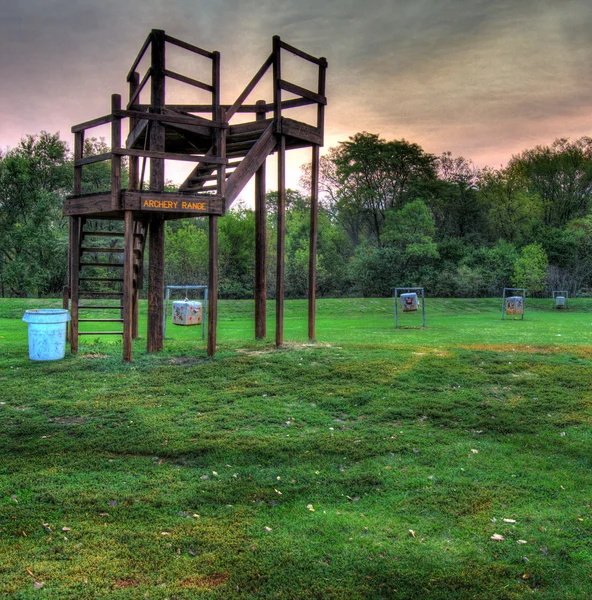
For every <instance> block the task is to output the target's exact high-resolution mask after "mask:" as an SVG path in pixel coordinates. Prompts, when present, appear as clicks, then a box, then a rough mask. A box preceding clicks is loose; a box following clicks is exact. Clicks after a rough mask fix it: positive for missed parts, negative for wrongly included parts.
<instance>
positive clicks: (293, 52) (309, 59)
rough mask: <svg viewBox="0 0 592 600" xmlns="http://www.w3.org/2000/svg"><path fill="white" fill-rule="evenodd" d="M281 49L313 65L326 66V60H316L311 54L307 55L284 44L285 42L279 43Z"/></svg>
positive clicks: (322, 58)
mask: <svg viewBox="0 0 592 600" xmlns="http://www.w3.org/2000/svg"><path fill="white" fill-rule="evenodd" d="M281 47H282V48H283V49H284V50H287V51H288V52H291V53H292V54H295V55H296V56H299V57H300V58H304V59H305V60H308V61H310V62H311V63H315V65H324V66H327V59H326V58H324V57H321V58H316V57H315V56H313V55H312V54H308V53H307V52H304V51H302V50H299V49H298V48H296V47H294V46H291V45H290V44H286V42H281Z"/></svg>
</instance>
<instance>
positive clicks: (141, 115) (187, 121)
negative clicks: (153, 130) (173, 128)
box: [113, 106, 228, 129]
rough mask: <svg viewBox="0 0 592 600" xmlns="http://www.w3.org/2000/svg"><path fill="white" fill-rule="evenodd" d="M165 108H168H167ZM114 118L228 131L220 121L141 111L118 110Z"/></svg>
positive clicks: (225, 124)
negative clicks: (128, 118)
mask: <svg viewBox="0 0 592 600" xmlns="http://www.w3.org/2000/svg"><path fill="white" fill-rule="evenodd" d="M167 108H169V107H168V106H167ZM113 115H114V116H116V117H130V118H131V119H145V120H148V121H167V122H168V123H179V124H184V125H202V126H205V127H215V128H217V129H228V123H221V122H220V121H210V120H209V119H204V118H203V117H196V116H184V115H181V114H179V115H171V114H170V113H165V114H161V113H149V112H142V111H141V110H118V111H115V112H114V113H113Z"/></svg>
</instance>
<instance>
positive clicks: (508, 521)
mask: <svg viewBox="0 0 592 600" xmlns="http://www.w3.org/2000/svg"><path fill="white" fill-rule="evenodd" d="M504 523H516V519H504Z"/></svg>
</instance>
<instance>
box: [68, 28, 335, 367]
mask: <svg viewBox="0 0 592 600" xmlns="http://www.w3.org/2000/svg"><path fill="white" fill-rule="evenodd" d="M169 45H172V46H176V47H177V48H181V49H182V50H184V51H187V52H189V53H192V54H193V55H195V56H196V57H197V58H198V59H199V60H204V59H206V60H209V61H211V81H208V82H203V81H198V80H196V79H193V78H190V77H187V76H185V75H182V74H180V73H177V72H175V71H172V70H169V69H167V63H166V50H167V47H168V46H169ZM148 50H150V66H149V67H148V68H147V70H146V72H145V74H144V75H143V76H142V77H141V78H140V74H139V73H138V72H137V69H138V67H139V65H140V62H141V61H142V59H143V58H144V57H145V56H146V55H147V52H148ZM284 52H288V53H290V54H291V55H294V56H296V57H298V58H300V59H303V60H304V61H308V62H309V63H313V64H314V65H316V66H317V67H318V86H317V90H316V91H311V90H309V89H306V88H304V87H301V86H299V85H295V84H294V83H291V82H289V81H287V80H286V79H284V78H283V77H282V55H283V53H284ZM326 68H327V61H326V60H325V59H324V58H316V57H314V56H311V55H310V54H307V53H306V52H303V51H302V50H299V49H297V48H295V47H293V46H291V45H289V44H286V43H285V42H283V41H282V40H280V38H279V37H278V36H274V37H273V47H272V52H271V54H270V55H269V57H268V58H267V60H266V61H265V62H264V63H263V65H262V66H261V68H260V69H259V71H257V73H256V74H255V76H254V77H253V79H252V80H251V81H250V82H249V84H248V85H247V86H246V87H245V89H244V90H243V92H242V93H241V94H240V95H239V96H238V98H237V99H236V101H235V102H234V103H233V104H232V105H223V104H221V102H220V53H219V52H209V51H207V50H203V49H202V48H198V47H197V46H194V45H192V44H188V43H186V42H183V41H181V40H178V39H175V38H173V37H171V36H169V35H167V34H166V33H165V32H164V31H162V30H157V29H155V30H152V31H151V32H150V34H149V35H148V38H147V39H146V41H145V42H144V45H143V46H142V48H141V50H140V52H139V54H138V56H137V58H136V60H135V61H134V62H133V64H132V67H131V69H130V71H129V73H128V76H127V81H128V84H129V97H128V102H127V105H126V106H125V108H122V103H121V96H120V95H117V94H114V95H113V96H112V97H111V111H110V113H109V114H107V115H105V116H103V117H99V118H97V119H93V120H91V121H87V122H85V123H81V124H80V125H75V126H74V127H72V132H73V133H74V159H75V161H74V170H75V179H74V194H73V195H72V196H70V197H68V198H67V199H66V200H65V201H64V215H67V216H69V217H70V240H69V298H70V308H71V316H72V321H71V330H70V338H71V340H70V341H71V350H72V352H73V353H74V354H76V353H77V351H78V338H79V336H80V335H93V336H96V335H122V336H123V359H124V360H125V361H126V362H129V361H131V359H132V340H133V339H135V338H137V337H138V302H139V296H140V290H141V289H142V285H143V280H144V253H145V247H146V241H147V240H148V253H149V255H148V257H149V261H148V331H147V350H148V352H157V351H159V350H161V349H162V347H163V341H164V339H163V333H162V331H163V330H162V323H163V318H164V243H165V239H164V232H165V227H164V225H165V221H166V220H168V219H182V218H191V217H196V216H207V217H208V220H209V227H208V229H209V277H208V287H209V296H210V301H209V304H208V308H209V310H208V315H207V318H208V340H207V352H208V355H209V356H213V355H214V353H215V350H216V324H217V313H218V218H219V217H221V216H224V214H225V213H226V211H227V210H228V209H229V208H230V206H231V205H232V203H233V201H234V200H235V199H236V198H237V197H238V195H239V193H240V192H241V190H242V189H243V188H244V186H245V185H246V184H247V182H248V181H249V180H250V179H251V178H252V177H253V176H255V220H256V222H255V240H256V242H255V257H254V260H255V336H256V337H257V338H264V337H265V336H266V317H265V315H266V310H265V309H266V275H265V271H266V220H267V207H266V199H265V190H266V185H265V166H266V159H267V157H268V156H270V155H271V154H273V153H276V154H277V164H278V206H277V287H276V294H275V296H276V298H275V301H276V344H277V345H278V346H280V345H282V344H283V340H284V333H283V318H284V251H285V231H286V221H285V210H286V184H285V171H286V150H289V149H292V148H305V147H310V148H311V149H312V169H311V172H312V178H311V211H310V261H309V292H308V302H309V304H308V336H309V339H310V340H314V338H315V300H316V297H315V287H316V245H317V215H318V177H319V148H320V147H321V146H322V145H323V137H324V111H325V105H326V98H325V73H326ZM270 69H271V70H272V87H273V90H272V94H273V96H272V98H273V100H272V101H270V102H267V101H265V100H263V101H258V102H256V103H255V104H245V100H246V99H247V98H248V96H249V95H250V94H251V92H252V91H253V90H254V89H255V87H256V86H257V84H258V83H259V82H260V81H261V80H262V78H263V76H264V75H265V74H266V73H267V72H268V71H269V70H270ZM169 79H173V80H176V81H177V82H181V83H184V84H187V85H189V86H193V87H194V88H198V89H199V90H202V91H205V92H207V93H209V94H210V96H209V97H211V101H210V102H209V103H206V104H169V103H167V101H166V100H167V97H166V82H167V80H169ZM148 86H149V91H150V101H149V102H148V103H142V102H141V95H142V93H143V92H144V94H146V93H147V91H148V90H147V88H148ZM282 92H286V93H289V94H290V96H291V98H290V99H282ZM308 105H313V106H314V105H316V107H317V108H316V123H315V124H314V125H311V124H308V123H305V122H302V121H299V120H296V119H293V118H289V117H288V116H286V113H288V114H289V111H290V109H296V108H298V107H303V106H308ZM239 113H240V114H241V116H243V117H244V114H245V113H247V114H251V115H252V116H253V117H254V118H252V119H251V120H247V122H240V123H237V122H236V120H235V122H233V117H235V116H236V115H238V114H239ZM124 121H126V122H127V125H128V128H127V130H128V132H129V133H128V136H127V139H126V141H125V144H122V122H124ZM108 123H110V124H111V148H110V150H109V151H108V152H105V153H103V154H100V155H91V156H85V155H84V140H85V135H86V132H87V131H88V130H90V129H92V128H93V127H97V126H100V125H105V124H108ZM124 156H127V157H128V160H129V184H128V186H127V188H126V189H123V188H122V177H121V163H122V157H124ZM140 158H141V159H142V161H140ZM146 159H149V160H150V171H149V173H150V174H149V186H148V189H144V188H145V185H144V178H145V167H146ZM107 160H110V161H111V189H110V190H108V191H104V192H99V193H83V173H82V171H83V168H84V167H85V165H90V164H92V163H96V162H100V161H107ZM167 160H171V161H189V162H192V163H195V166H194V168H193V170H192V171H191V173H190V175H189V176H188V177H187V179H186V180H185V181H184V182H183V184H182V185H181V186H180V188H179V190H178V191H175V192H167V191H165V189H164V188H165V178H164V165H165V161H167ZM140 162H141V164H140ZM121 241H123V245H122V244H121ZM101 256H103V257H105V256H106V257H107V258H106V260H105V259H101ZM109 286H110V287H109ZM106 287H108V289H106ZM93 288H94V289H93ZM97 288H98V289H97ZM97 298H101V299H110V300H116V301H117V304H113V305H111V306H109V307H106V306H105V305H104V304H101V305H100V306H99V305H96V304H93V299H97ZM109 309H110V310H113V311H115V312H114V313H113V314H114V316H113V318H107V319H105V318H100V319H97V318H89V317H88V316H87V315H88V314H90V315H91V316H92V314H93V313H92V311H93V310H101V311H105V310H109ZM87 311H91V312H90V313H88V312H87ZM94 314H96V313H94ZM81 315H84V318H81ZM91 322H107V323H109V322H110V323H119V324H120V325H122V326H123V329H122V330H120V331H102V332H97V331H85V330H83V328H84V325H85V323H91Z"/></svg>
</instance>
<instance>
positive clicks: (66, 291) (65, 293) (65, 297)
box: [62, 285, 70, 342]
mask: <svg viewBox="0 0 592 600" xmlns="http://www.w3.org/2000/svg"><path fill="white" fill-rule="evenodd" d="M62 308H63V309H64V310H70V288H69V287H68V286H67V285H65V286H64V288H63V289H62ZM66 341H67V342H69V341H70V324H69V323H66Z"/></svg>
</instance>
